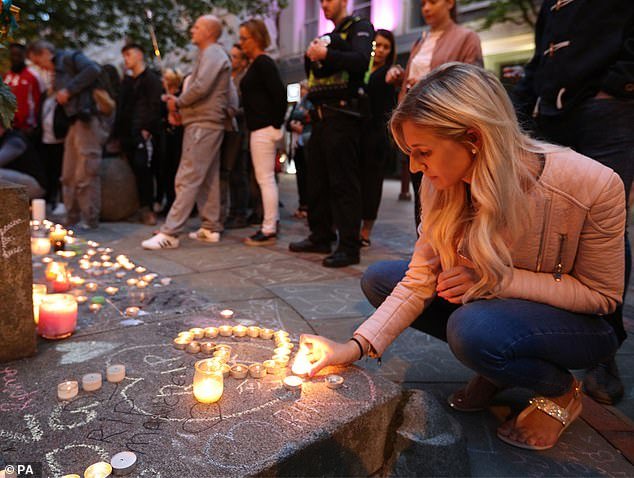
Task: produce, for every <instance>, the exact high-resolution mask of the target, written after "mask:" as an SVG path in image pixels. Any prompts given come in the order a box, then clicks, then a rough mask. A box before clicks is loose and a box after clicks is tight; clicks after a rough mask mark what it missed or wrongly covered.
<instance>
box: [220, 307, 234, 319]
mask: <svg viewBox="0 0 634 478" xmlns="http://www.w3.org/2000/svg"><path fill="white" fill-rule="evenodd" d="M220 317H222V318H223V319H225V320H231V319H233V310H231V309H225V310H221V311H220Z"/></svg>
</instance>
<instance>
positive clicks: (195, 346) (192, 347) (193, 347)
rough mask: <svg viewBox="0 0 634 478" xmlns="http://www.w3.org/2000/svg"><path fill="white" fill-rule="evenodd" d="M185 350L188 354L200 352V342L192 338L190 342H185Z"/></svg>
mask: <svg viewBox="0 0 634 478" xmlns="http://www.w3.org/2000/svg"><path fill="white" fill-rule="evenodd" d="M185 351H186V352H187V353H189V354H197V353H198V352H200V343H198V342H196V341H195V340H192V341H191V342H190V343H188V344H187V347H185Z"/></svg>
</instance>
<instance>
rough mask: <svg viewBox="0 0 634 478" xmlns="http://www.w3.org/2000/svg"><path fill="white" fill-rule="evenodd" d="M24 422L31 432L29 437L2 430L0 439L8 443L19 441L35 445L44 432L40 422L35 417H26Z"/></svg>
mask: <svg viewBox="0 0 634 478" xmlns="http://www.w3.org/2000/svg"><path fill="white" fill-rule="evenodd" d="M24 422H25V424H26V428H27V430H28V431H29V435H27V434H25V433H18V432H16V431H7V430H0V438H2V439H3V440H7V441H19V442H23V443H33V442H36V441H40V440H41V439H42V435H43V434H44V432H43V431H42V427H41V426H40V423H39V421H38V420H37V418H35V417H34V416H33V415H24Z"/></svg>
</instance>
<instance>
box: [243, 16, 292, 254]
mask: <svg viewBox="0 0 634 478" xmlns="http://www.w3.org/2000/svg"><path fill="white" fill-rule="evenodd" d="M239 35H240V46H241V47H242V51H243V52H244V53H245V55H247V57H248V58H249V60H250V65H249V69H248V70H247V72H246V74H245V75H244V78H242V81H241V82H240V91H241V92H242V105H243V108H244V116H245V119H246V123H247V128H248V129H249V131H250V133H251V136H250V140H249V143H250V147H251V159H252V161H253V169H254V171H255V179H256V180H257V182H258V185H259V186H260V192H261V194H262V206H263V209H264V220H263V221H262V226H261V227H260V230H258V232H256V233H255V234H253V235H252V236H251V237H248V238H246V239H245V241H244V242H245V244H247V245H249V246H264V245H268V244H274V243H275V241H276V240H277V222H278V219H279V211H278V204H279V202H278V201H279V200H278V197H279V193H278V189H277V183H276V181H275V156H276V153H277V143H278V142H279V141H280V140H281V139H282V130H281V129H280V128H281V126H282V123H283V122H284V114H285V112H286V91H285V88H284V84H283V83H282V79H281V78H280V73H279V71H278V69H277V66H276V65H275V62H274V61H273V59H272V58H271V57H269V56H268V55H266V54H265V53H264V50H265V49H266V48H267V47H268V46H269V44H270V43H271V40H270V37H269V33H268V31H267V29H266V26H265V25H264V22H262V21H261V20H255V19H251V20H247V21H246V22H244V23H242V24H241V25H240V32H239Z"/></svg>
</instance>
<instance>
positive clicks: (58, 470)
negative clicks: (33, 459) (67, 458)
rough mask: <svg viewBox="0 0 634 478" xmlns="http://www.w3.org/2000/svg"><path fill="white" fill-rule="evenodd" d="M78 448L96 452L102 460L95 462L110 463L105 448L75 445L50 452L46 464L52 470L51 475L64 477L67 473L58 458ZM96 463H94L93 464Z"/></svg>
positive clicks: (45, 457)
mask: <svg viewBox="0 0 634 478" xmlns="http://www.w3.org/2000/svg"><path fill="white" fill-rule="evenodd" d="M76 448H86V449H88V450H92V451H95V452H96V453H97V454H98V455H99V459H100V460H95V461H107V462H109V461H110V455H109V454H108V452H107V451H106V450H104V449H103V448H101V447H99V446H96V445H86V444H84V443H74V444H71V445H66V446H64V447H60V448H55V449H54V450H52V451H49V452H48V453H47V454H46V455H45V456H44V459H45V461H46V464H47V465H48V467H49V469H50V470H51V474H52V475H54V476H60V475H63V474H64V473H65V471H64V470H63V469H62V466H61V465H60V463H59V461H57V456H58V455H60V454H62V453H64V452H66V451H69V450H73V449H76ZM91 463H94V462H91Z"/></svg>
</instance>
